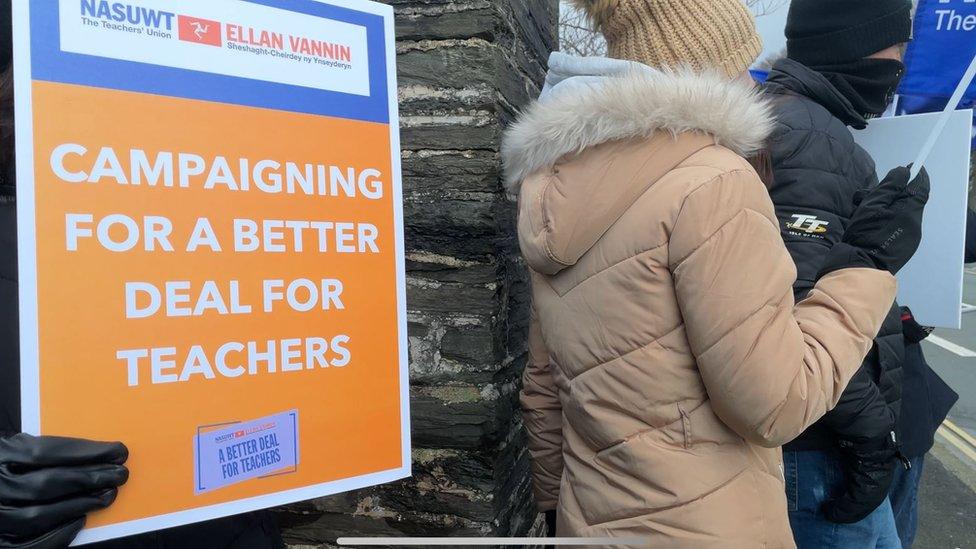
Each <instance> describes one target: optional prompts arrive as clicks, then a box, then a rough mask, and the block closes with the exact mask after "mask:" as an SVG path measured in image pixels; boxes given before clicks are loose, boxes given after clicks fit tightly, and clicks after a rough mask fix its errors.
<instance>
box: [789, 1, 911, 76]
mask: <svg viewBox="0 0 976 549" xmlns="http://www.w3.org/2000/svg"><path fill="white" fill-rule="evenodd" d="M911 37H912V2H911V0H793V2H792V3H791V4H790V12H789V15H788V16H787V19H786V51H787V57H789V58H790V59H793V60H794V61H799V62H800V63H803V64H804V65H808V66H809V65H832V64H837V63H848V62H851V61H856V60H858V59H862V58H864V57H867V56H869V55H871V54H872V53H876V52H879V51H881V50H883V49H885V48H889V47H891V46H894V45H895V44H901V43H903V42H908V40H909V39H911Z"/></svg>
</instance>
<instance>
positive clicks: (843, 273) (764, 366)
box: [669, 169, 896, 447]
mask: <svg viewBox="0 0 976 549" xmlns="http://www.w3.org/2000/svg"><path fill="white" fill-rule="evenodd" d="M669 253H670V259H669V260H670V266H671V271H672V273H673V276H674V284H675V291H676V294H677V299H678V305H679V307H680V309H681V313H682V316H683V317H684V323H685V330H686V334H687V337H688V341H689V344H690V345H691V349H692V352H693V353H694V355H695V357H696V359H697V362H698V367H699V370H700V373H701V376H702V380H703V382H704V384H705V388H706V390H707V391H708V395H709V399H710V400H711V403H712V408H713V410H714V411H715V413H716V414H718V416H719V417H720V418H721V419H722V420H723V421H724V422H725V423H726V424H727V425H729V426H730V427H731V428H732V429H734V430H735V431H736V432H737V433H739V434H740V435H741V436H743V437H744V438H746V439H748V440H750V441H752V442H755V443H757V444H761V445H764V446H770V447H773V446H780V445H782V444H784V443H786V442H788V441H790V440H792V439H793V438H794V437H796V436H797V435H798V434H800V433H801V432H802V431H803V430H804V429H805V428H806V427H808V426H809V425H811V424H812V423H813V422H815V421H816V420H817V419H819V418H820V417H821V416H823V415H824V413H826V412H827V410H829V409H831V408H832V407H833V406H834V405H836V403H837V401H838V399H839V398H840V395H841V393H842V392H843V390H844V387H845V386H846V385H847V383H848V381H849V380H850V379H851V377H852V376H853V375H854V373H855V372H856V371H857V368H858V366H859V365H860V364H861V361H862V360H863V359H864V356H865V355H866V354H867V352H868V350H869V349H870V348H871V342H872V338H873V337H874V335H875V334H876V333H877V332H878V328H879V327H880V326H881V322H882V320H883V319H884V317H885V314H886V313H887V312H888V308H889V307H890V306H891V303H892V301H893V300H894V296H895V291H896V282H895V279H894V277H892V276H891V275H890V274H888V273H887V272H883V271H880V270H875V269H842V270H839V271H835V272H833V273H831V274H829V275H828V276H826V277H824V278H823V279H821V280H820V281H819V282H818V283H817V284H816V286H815V287H814V288H813V289H812V290H811V291H810V293H809V295H808V297H807V298H806V299H805V300H804V301H802V302H801V303H799V304H796V305H794V299H793V288H792V286H793V282H794V280H795V278H796V269H795V267H794V264H793V261H792V260H791V258H790V256H789V254H788V253H787V251H786V249H785V247H784V245H783V242H782V240H781V238H780V233H779V227H778V223H777V221H776V216H775V213H774V210H773V205H772V202H771V201H770V199H769V195H768V194H767V192H766V189H765V187H764V186H763V185H762V183H761V182H760V181H759V178H758V177H757V176H756V174H755V173H754V172H753V171H751V170H749V169H741V170H737V171H730V172H727V173H722V174H720V175H718V176H716V177H715V178H714V179H712V180H711V181H709V182H707V183H705V184H704V185H702V186H700V187H699V188H697V189H696V190H694V191H693V192H691V193H690V194H689V195H688V197H687V198H686V200H685V202H684V204H683V206H682V208H681V211H680V213H679V214H678V215H677V219H676V221H675V223H674V226H673V229H672V234H671V239H670V243H669Z"/></svg>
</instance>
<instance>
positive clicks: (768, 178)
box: [746, 148, 774, 189]
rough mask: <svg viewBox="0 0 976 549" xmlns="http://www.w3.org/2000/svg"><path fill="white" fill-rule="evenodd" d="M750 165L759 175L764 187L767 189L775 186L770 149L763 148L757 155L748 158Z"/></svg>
mask: <svg viewBox="0 0 976 549" xmlns="http://www.w3.org/2000/svg"><path fill="white" fill-rule="evenodd" d="M746 160H748V161H749V164H752V167H753V168H754V169H755V170H756V173H757V174H759V179H761V180H762V182H763V185H766V188H767V189H770V188H772V186H773V181H774V179H773V157H772V155H771V154H770V152H769V149H768V148H763V149H760V150H759V151H757V152H756V153H755V154H753V155H752V156H750V157H749V158H747V159H746Z"/></svg>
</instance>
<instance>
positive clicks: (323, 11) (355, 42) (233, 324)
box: [14, 0, 410, 543]
mask: <svg viewBox="0 0 976 549" xmlns="http://www.w3.org/2000/svg"><path fill="white" fill-rule="evenodd" d="M14 15H15V17H14V21H16V22H18V24H17V25H16V27H15V30H14V32H15V49H16V51H15V54H16V57H15V71H16V72H15V81H16V86H17V90H16V91H17V123H18V127H17V154H18V157H17V169H18V187H19V188H18V224H19V235H18V236H19V258H20V274H21V278H20V281H21V284H20V289H21V304H22V306H21V332H22V341H21V349H22V351H21V354H22V400H23V405H22V408H23V422H24V430H25V431H28V432H32V433H37V434H51V435H64V436H75V437H84V438H90V439H97V440H121V441H122V442H124V443H125V444H126V445H127V446H128V448H129V450H130V458H129V461H128V466H129V468H130V471H131V474H130V479H129V481H128V483H127V484H126V485H125V486H124V487H123V488H122V489H121V490H120V492H119V497H118V499H117V501H116V502H115V504H114V505H112V506H111V507H110V508H109V509H107V510H105V511H102V512H99V513H96V514H93V515H91V516H90V517H89V520H88V524H87V527H86V530H85V531H83V532H82V533H81V535H80V536H79V538H78V540H77V542H78V543H88V542H93V541H99V540H104V539H109V538H114V537H119V536H124V535H130V534H135V533H139V532H145V531H149V530H155V529H160V528H165V527H170V526H175V525H180V524H185V523H190V522H197V521H201V520H207V519H211V518H216V517H219V516H225V515H230V514H235V513H240V512H244V511H248V510H254V509H260V508H265V507H270V506H274V505H280V504H284V503H288V502H293V501H298V500H303V499H309V498H312V497H318V496H323V495H327V494H332V493H336V492H340V491H345V490H350V489H354V488H359V487H363V486H368V485H374V484H378V483H382V482H389V481H392V480H395V479H398V478H403V477H405V476H408V475H409V474H410V439H409V410H408V397H407V395H408V393H407V391H408V387H407V357H406V350H407V344H406V316H405V288H404V264H403V263H404V262H403V236H402V212H401V188H400V167H399V142H398V121H397V109H396V88H395V75H396V71H395V67H394V49H393V12H392V9H391V8H390V7H389V6H384V5H380V4H376V3H372V2H366V1H361V0H360V1H352V0H327V1H323V0H288V1H287V2H285V1H280V2H279V1H277V0H208V1H207V2H197V1H190V0H182V1H180V0H176V1H174V0H130V1H111V2H109V1H104V0H59V1H57V2H40V1H37V2H35V1H31V2H16V3H15V6H14Z"/></svg>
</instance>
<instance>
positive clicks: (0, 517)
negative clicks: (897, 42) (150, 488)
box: [0, 433, 129, 549]
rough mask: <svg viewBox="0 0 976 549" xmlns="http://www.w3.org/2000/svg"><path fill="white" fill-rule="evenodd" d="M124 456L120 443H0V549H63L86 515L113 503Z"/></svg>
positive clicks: (25, 438) (22, 437)
mask: <svg viewBox="0 0 976 549" xmlns="http://www.w3.org/2000/svg"><path fill="white" fill-rule="evenodd" d="M128 456H129V451H128V449H126V447H125V446H124V445H123V444H122V443H121V442H94V441H89V440H81V439H75V438H63V437H46V436H45V437H34V436H31V435H27V434H23V433H20V434H16V435H13V436H11V437H9V438H2V439H0V548H17V549H28V548H29V549H54V548H62V547H67V546H68V544H69V543H71V540H73V539H74V537H75V535H77V534H78V531H79V530H81V528H82V527H83V526H84V525H85V516H86V515H87V514H88V513H90V512H92V511H95V510H98V509H103V508H105V507H108V506H109V505H111V504H112V502H113V501H115V496H116V494H117V492H118V487H119V486H121V485H123V484H125V481H126V480H127V479H128V478H129V471H128V469H126V468H125V467H124V466H123V465H122V464H123V463H125V460H126V458H128Z"/></svg>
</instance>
